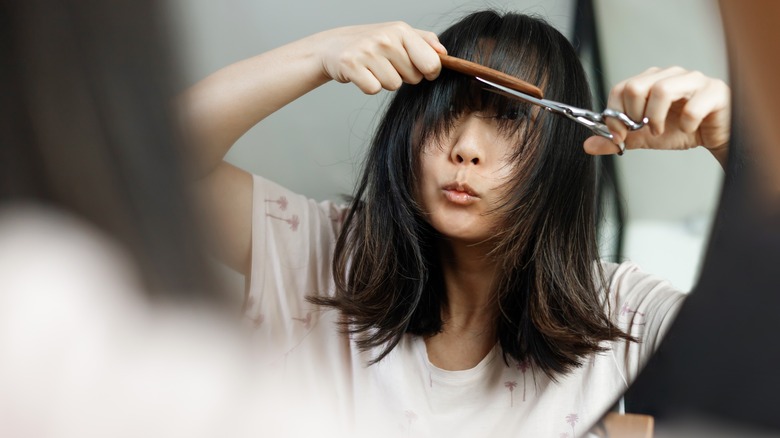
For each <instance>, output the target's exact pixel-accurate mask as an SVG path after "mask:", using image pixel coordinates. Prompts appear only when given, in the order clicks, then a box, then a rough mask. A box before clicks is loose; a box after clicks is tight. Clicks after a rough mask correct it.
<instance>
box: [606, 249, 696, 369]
mask: <svg viewBox="0 0 780 438" xmlns="http://www.w3.org/2000/svg"><path fill="white" fill-rule="evenodd" d="M605 271H606V274H607V278H608V279H609V289H610V292H611V297H610V298H611V299H610V304H611V306H612V308H611V309H610V310H611V315H612V320H613V321H614V322H616V323H617V325H618V327H620V328H621V329H623V330H624V331H625V332H627V333H628V334H629V335H631V336H634V337H635V338H636V339H637V340H638V341H639V342H619V343H616V345H615V346H613V350H614V351H613V352H614V354H615V355H616V357H617V358H620V357H622V358H623V362H624V364H625V368H624V371H625V377H626V379H627V380H628V383H630V382H631V381H633V380H634V379H635V378H636V376H637V375H638V374H639V372H640V371H641V370H642V368H643V367H644V365H645V364H646V363H647V361H648V360H649V358H650V356H652V354H653V353H654V352H655V351H656V349H658V346H659V345H660V343H661V341H662V340H663V337H664V335H665V334H666V332H667V331H668V330H669V327H670V326H671V324H672V322H673V321H674V318H675V316H676V315H677V312H678V311H679V309H680V306H681V305H682V303H683V300H684V298H685V296H686V295H685V294H684V293H683V292H681V291H679V290H678V289H676V288H675V287H674V286H672V284H671V283H669V281H667V280H665V279H663V278H661V277H658V276H656V275H653V274H649V273H646V272H643V271H642V270H641V269H640V268H639V266H637V265H636V264H634V263H632V262H625V263H621V264H619V265H616V264H606V265H605Z"/></svg>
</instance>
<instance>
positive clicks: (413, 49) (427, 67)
mask: <svg viewBox="0 0 780 438" xmlns="http://www.w3.org/2000/svg"><path fill="white" fill-rule="evenodd" d="M403 44H404V48H405V49H406V53H407V54H408V56H409V60H410V61H411V63H412V64H413V65H414V67H415V69H416V70H417V71H419V72H420V73H421V74H422V75H423V76H424V77H425V79H428V80H429V81H432V80H434V79H436V78H437V77H438V76H439V73H440V72H441V59H440V58H439V55H438V53H447V49H445V48H444V46H442V45H441V43H440V42H439V38H438V37H437V36H436V34H434V33H433V32H426V31H421V30H415V32H414V33H413V34H410V35H406V36H405V37H404V40H403ZM437 52H438V53H437Z"/></svg>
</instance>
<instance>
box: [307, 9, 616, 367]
mask: <svg viewBox="0 0 780 438" xmlns="http://www.w3.org/2000/svg"><path fill="white" fill-rule="evenodd" d="M440 40H441V42H442V43H443V44H444V46H445V47H447V50H448V52H449V54H451V55H454V56H457V57H460V58H465V59H469V60H474V61H476V62H479V63H482V64H486V65H488V66H490V67H492V68H495V69H497V70H501V71H503V72H506V73H509V74H511V75H513V76H516V77H519V78H522V79H524V80H526V81H528V82H531V83H533V84H536V85H538V86H539V87H540V88H541V89H542V90H543V91H544V93H545V97H547V98H549V99H553V100H559V101H563V102H566V103H569V104H572V105H575V106H579V107H583V108H590V107H591V98H590V89H589V87H588V83H587V79H586V76H585V73H584V71H583V69H582V66H581V64H580V62H579V60H578V59H577V55H576V54H575V52H574V50H573V48H572V47H571V45H570V44H569V42H568V41H567V40H566V38H565V37H564V36H563V35H561V34H560V33H559V32H558V31H557V30H555V29H554V28H553V27H552V26H550V25H549V24H547V23H546V22H544V21H543V20H541V19H539V18H535V17H529V16H526V15H520V14H505V15H500V14H499V13H496V12H493V11H485V12H478V13H474V14H471V15H469V16H467V17H465V18H464V19H463V20H461V21H460V22H458V23H456V24H454V25H453V26H452V27H450V28H449V29H447V30H446V31H445V32H444V33H442V34H441V36H440ZM477 106H478V107H479V110H480V111H485V110H486V109H489V110H491V111H495V112H496V113H497V114H520V115H521V118H520V119H517V120H515V117H505V118H502V119H501V120H500V122H499V129H500V130H504V131H505V132H507V133H508V134H515V136H516V137H517V138H518V139H519V140H518V147H517V150H516V153H515V154H514V156H513V161H514V162H515V163H516V165H515V166H514V169H515V175H514V177H513V178H511V180H510V181H512V186H511V187H508V189H509V190H508V191H507V193H508V194H507V195H506V197H505V199H504V202H503V205H502V206H501V208H500V209H499V210H498V213H500V215H501V216H500V217H501V221H500V226H499V227H498V228H497V229H496V235H497V238H496V239H495V248H494V250H493V251H492V252H491V257H492V258H493V260H495V261H496V263H497V264H498V266H499V270H498V278H497V279H496V282H495V291H494V293H495V297H494V298H495V300H496V302H497V304H498V307H499V312H498V313H497V316H496V318H497V320H496V327H497V334H498V340H499V342H500V344H501V347H502V349H503V352H504V358H505V360H508V358H507V356H509V357H512V358H514V359H515V360H517V361H524V360H530V361H531V362H532V363H534V364H535V366H537V367H538V368H539V369H540V370H542V371H544V372H545V373H547V374H548V375H549V376H551V377H555V375H556V374H559V373H565V372H566V371H568V370H570V369H571V368H572V367H575V366H578V365H580V364H581V362H582V359H583V357H584V356H586V355H588V354H592V353H594V352H598V351H601V350H603V347H602V346H601V345H600V343H601V342H602V341H606V340H617V339H621V338H623V339H631V338H630V337H629V336H628V335H627V334H625V333H623V332H622V331H621V330H620V329H618V328H617V327H616V326H615V325H614V324H613V323H612V322H611V320H610V319H609V317H608V305H607V303H606V299H605V295H604V293H603V291H602V288H603V287H604V286H605V281H604V275H603V272H602V270H601V265H600V263H599V257H598V249H597V242H596V217H595V214H596V213H595V211H596V208H595V207H596V197H595V195H596V191H595V181H596V179H595V168H594V166H595V163H594V160H593V158H592V157H590V156H588V155H586V154H585V153H584V152H583V151H582V143H583V141H584V140H585V138H587V136H588V135H589V131H587V130H586V129H585V128H583V127H581V126H579V125H578V124H575V123H572V122H571V121H569V120H566V119H563V118H560V117H557V116H555V115H552V114H549V113H547V112H545V111H539V110H538V109H533V108H530V107H529V106H528V105H520V104H517V103H514V102H510V101H509V100H508V99H506V98H504V97H501V96H498V95H495V94H494V93H489V92H487V91H483V90H482V89H481V88H480V87H476V86H475V83H474V81H473V79H470V78H468V77H466V76H463V75H460V74H458V73H454V72H451V71H447V70H444V71H443V72H442V74H441V76H440V77H439V78H438V79H437V80H435V81H432V82H423V83H421V84H419V85H414V86H412V85H404V86H403V87H402V88H401V89H400V90H399V91H398V92H397V93H396V95H395V96H394V98H393V100H392V101H391V103H390V105H389V107H388V109H387V112H386V114H385V117H384V118H383V120H382V122H381V124H380V126H379V127H378V130H377V132H376V135H375V138H374V140H373V143H372V146H371V148H370V150H369V152H368V156H367V162H366V166H365V169H364V171H363V174H362V178H361V179H360V181H359V183H358V187H357V190H356V194H355V197H354V201H353V202H352V204H351V208H350V212H349V214H348V215H347V218H346V222H345V225H344V230H343V231H342V233H341V235H340V236H339V239H338V242H337V245H336V253H335V259H334V265H333V272H334V276H335V278H336V294H335V296H334V297H328V298H315V299H312V301H313V302H315V303H319V304H323V305H327V306H333V307H336V308H338V309H339V310H340V311H341V312H343V314H344V316H345V317H346V318H345V320H344V321H345V322H344V324H345V326H344V328H345V329H346V330H347V331H348V332H349V333H351V334H353V335H356V338H357V344H358V346H359V347H360V348H361V349H369V348H374V347H383V350H382V352H381V354H379V355H378V356H377V357H375V358H374V362H376V361H379V360H381V359H382V358H383V357H384V356H385V355H387V353H389V352H390V351H391V350H392V349H393V348H394V347H395V345H396V344H397V343H398V342H399V340H400V338H401V337H402V336H403V335H404V334H405V333H411V334H417V335H433V334H436V333H438V332H440V331H441V329H442V320H441V309H442V306H443V305H444V304H446V294H445V291H444V286H443V281H442V274H441V267H440V261H439V255H438V253H437V252H436V251H435V241H436V239H438V238H440V237H439V236H438V233H437V232H436V231H435V230H433V228H432V227H431V226H430V225H429V224H428V223H427V222H426V220H425V219H424V218H423V212H422V211H421V210H420V207H419V206H418V203H417V202H416V196H415V194H416V193H417V183H418V181H419V172H420V170H419V156H420V152H421V148H422V147H424V145H425V144H426V143H427V142H429V141H431V140H433V139H435V138H436V137H437V136H439V135H440V134H442V133H444V132H446V131H447V130H448V129H449V127H450V126H451V124H452V121H453V120H454V119H455V118H456V115H457V114H459V113H462V112H463V111H470V110H474V109H475V107H477Z"/></svg>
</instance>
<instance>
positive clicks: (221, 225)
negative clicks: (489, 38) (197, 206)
mask: <svg viewBox="0 0 780 438" xmlns="http://www.w3.org/2000/svg"><path fill="white" fill-rule="evenodd" d="M437 51H438V52H441V53H445V52H446V50H445V49H444V47H443V46H442V45H441V44H440V43H439V41H438V38H437V37H436V35H435V34H433V33H430V32H424V31H420V30H416V29H413V28H411V27H409V26H408V25H406V24H404V23H386V24H377V25H366V26H354V27H344V28H338V29H333V30H329V31H325V32H321V33H318V34H315V35H312V36H309V37H306V38H303V39H301V40H299V41H295V42H293V43H290V44H287V45H285V46H282V47H280V48H277V49H274V50H271V51H269V52H266V53H263V54H261V55H258V56H256V57H253V58H249V59H247V60H244V61H241V62H238V63H236V64H233V65H231V66H228V67H226V68H223V69H222V70H219V71H218V72H216V73H214V74H212V75H211V76H209V77H208V78H206V79H204V80H203V81H201V82H200V83H198V84H196V85H195V86H194V87H192V88H191V89H190V90H188V91H187V92H186V93H185V94H184V95H183V96H182V97H181V99H180V107H181V113H182V116H183V118H184V121H185V125H186V126H187V127H188V130H189V131H190V132H191V134H192V135H191V137H192V138H194V139H196V140H197V141H194V142H193V144H192V151H191V152H192V153H193V154H194V158H195V162H196V166H197V174H198V176H199V180H198V183H197V185H198V191H199V192H200V193H201V194H202V195H203V198H204V200H203V202H204V203H205V208H206V211H207V213H208V214H209V216H210V217H209V219H210V223H211V224H212V226H213V228H214V240H215V241H216V242H217V245H216V246H217V256H218V258H220V259H221V260H222V261H223V262H225V263H226V264H227V265H228V266H230V267H232V268H234V269H236V270H238V271H239V272H242V273H244V274H247V273H248V272H249V269H250V262H251V260H250V244H251V218H252V177H251V175H250V174H249V173H248V172H246V171H243V170H241V169H239V168H237V167H235V166H232V165H230V164H228V163H225V162H224V161H223V158H224V156H225V154H226V153H227V152H228V150H229V149H230V147H231V146H232V145H233V144H234V143H235V142H236V140H238V138H240V137H241V136H242V135H243V134H244V133H245V132H247V131H248V130H249V129H250V128H251V127H252V126H254V125H255V124H257V123H259V122H260V121H261V120H263V119H264V118H265V117H267V116H269V115H270V114H272V113H273V112H275V111H277V110H278V109H280V108H282V107H283V106H285V105H287V104H288V103H290V102H292V101H293V100H295V99H297V98H298V97H300V96H302V95H304V94H306V93H307V92H309V91H311V90H313V89H315V88H317V87H318V86H320V85H322V84H324V83H326V82H328V81H330V80H336V81H338V82H342V83H346V82H353V83H354V84H355V85H356V86H357V87H359V88H360V89H361V90H362V91H363V92H365V93H367V94H375V93H378V92H379V91H380V90H381V89H383V88H384V89H387V90H396V89H398V88H399V87H400V86H401V84H402V83H403V82H407V83H418V82H420V81H421V80H422V79H423V78H426V79H429V80H431V79H434V78H436V77H437V76H438V74H439V71H440V69H441V64H440V61H439V57H438V55H437V53H436V52H437Z"/></svg>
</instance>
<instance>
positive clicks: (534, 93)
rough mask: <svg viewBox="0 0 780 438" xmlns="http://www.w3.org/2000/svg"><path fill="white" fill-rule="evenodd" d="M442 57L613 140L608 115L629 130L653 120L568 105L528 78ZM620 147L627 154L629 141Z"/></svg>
mask: <svg viewBox="0 0 780 438" xmlns="http://www.w3.org/2000/svg"><path fill="white" fill-rule="evenodd" d="M439 57H440V58H441V64H442V66H444V67H446V68H448V69H450V70H453V71H457V72H459V73H464V74H467V75H469V76H473V77H474V78H475V79H476V80H478V81H480V82H482V83H483V84H485V85H488V86H490V87H492V90H491V91H495V92H497V93H500V94H503V95H505V96H509V97H512V98H516V99H520V100H522V101H524V102H528V103H530V104H533V105H537V106H540V107H542V108H544V109H545V110H547V111H550V112H551V113H554V114H559V115H562V116H564V117H566V118H568V119H569V120H572V121H574V122H576V123H579V124H581V125H583V126H585V127H586V128H588V129H590V130H591V131H592V132H593V133H594V134H596V135H599V136H601V137H605V138H608V139H610V140H613V139H614V136H613V135H612V133H611V132H610V131H609V128H608V127H607V125H606V123H604V122H605V119H606V118H607V117H612V118H615V119H617V120H619V121H620V122H622V123H623V124H624V125H626V127H627V128H628V130H629V131H636V130H637V129H640V128H642V127H643V126H645V125H646V124H647V123H648V122H649V119H648V118H647V117H644V118H643V119H642V120H641V121H639V122H636V121H634V120H633V119H631V118H630V117H628V116H627V115H626V114H625V113H622V112H620V111H617V110H613V109H610V108H607V109H605V110H604V111H602V112H600V113H597V112H594V111H590V110H587V109H583V108H577V107H575V106H571V105H567V104H565V103H561V102H556V101H554V100H548V99H545V98H544V96H543V94H542V90H540V89H539V88H538V87H535V86H533V85H531V84H529V83H528V82H525V81H523V80H521V79H518V78H516V77H513V76H510V75H508V74H506V73H502V72H500V71H498V70H493V69H492V68H489V67H485V66H483V65H480V64H477V63H474V62H471V61H466V60H465V59H460V58H455V57H453V56H449V55H442V54H440V55H439ZM619 147H620V155H623V152H624V151H625V149H626V145H625V143H624V142H621V143H620V145H619Z"/></svg>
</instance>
